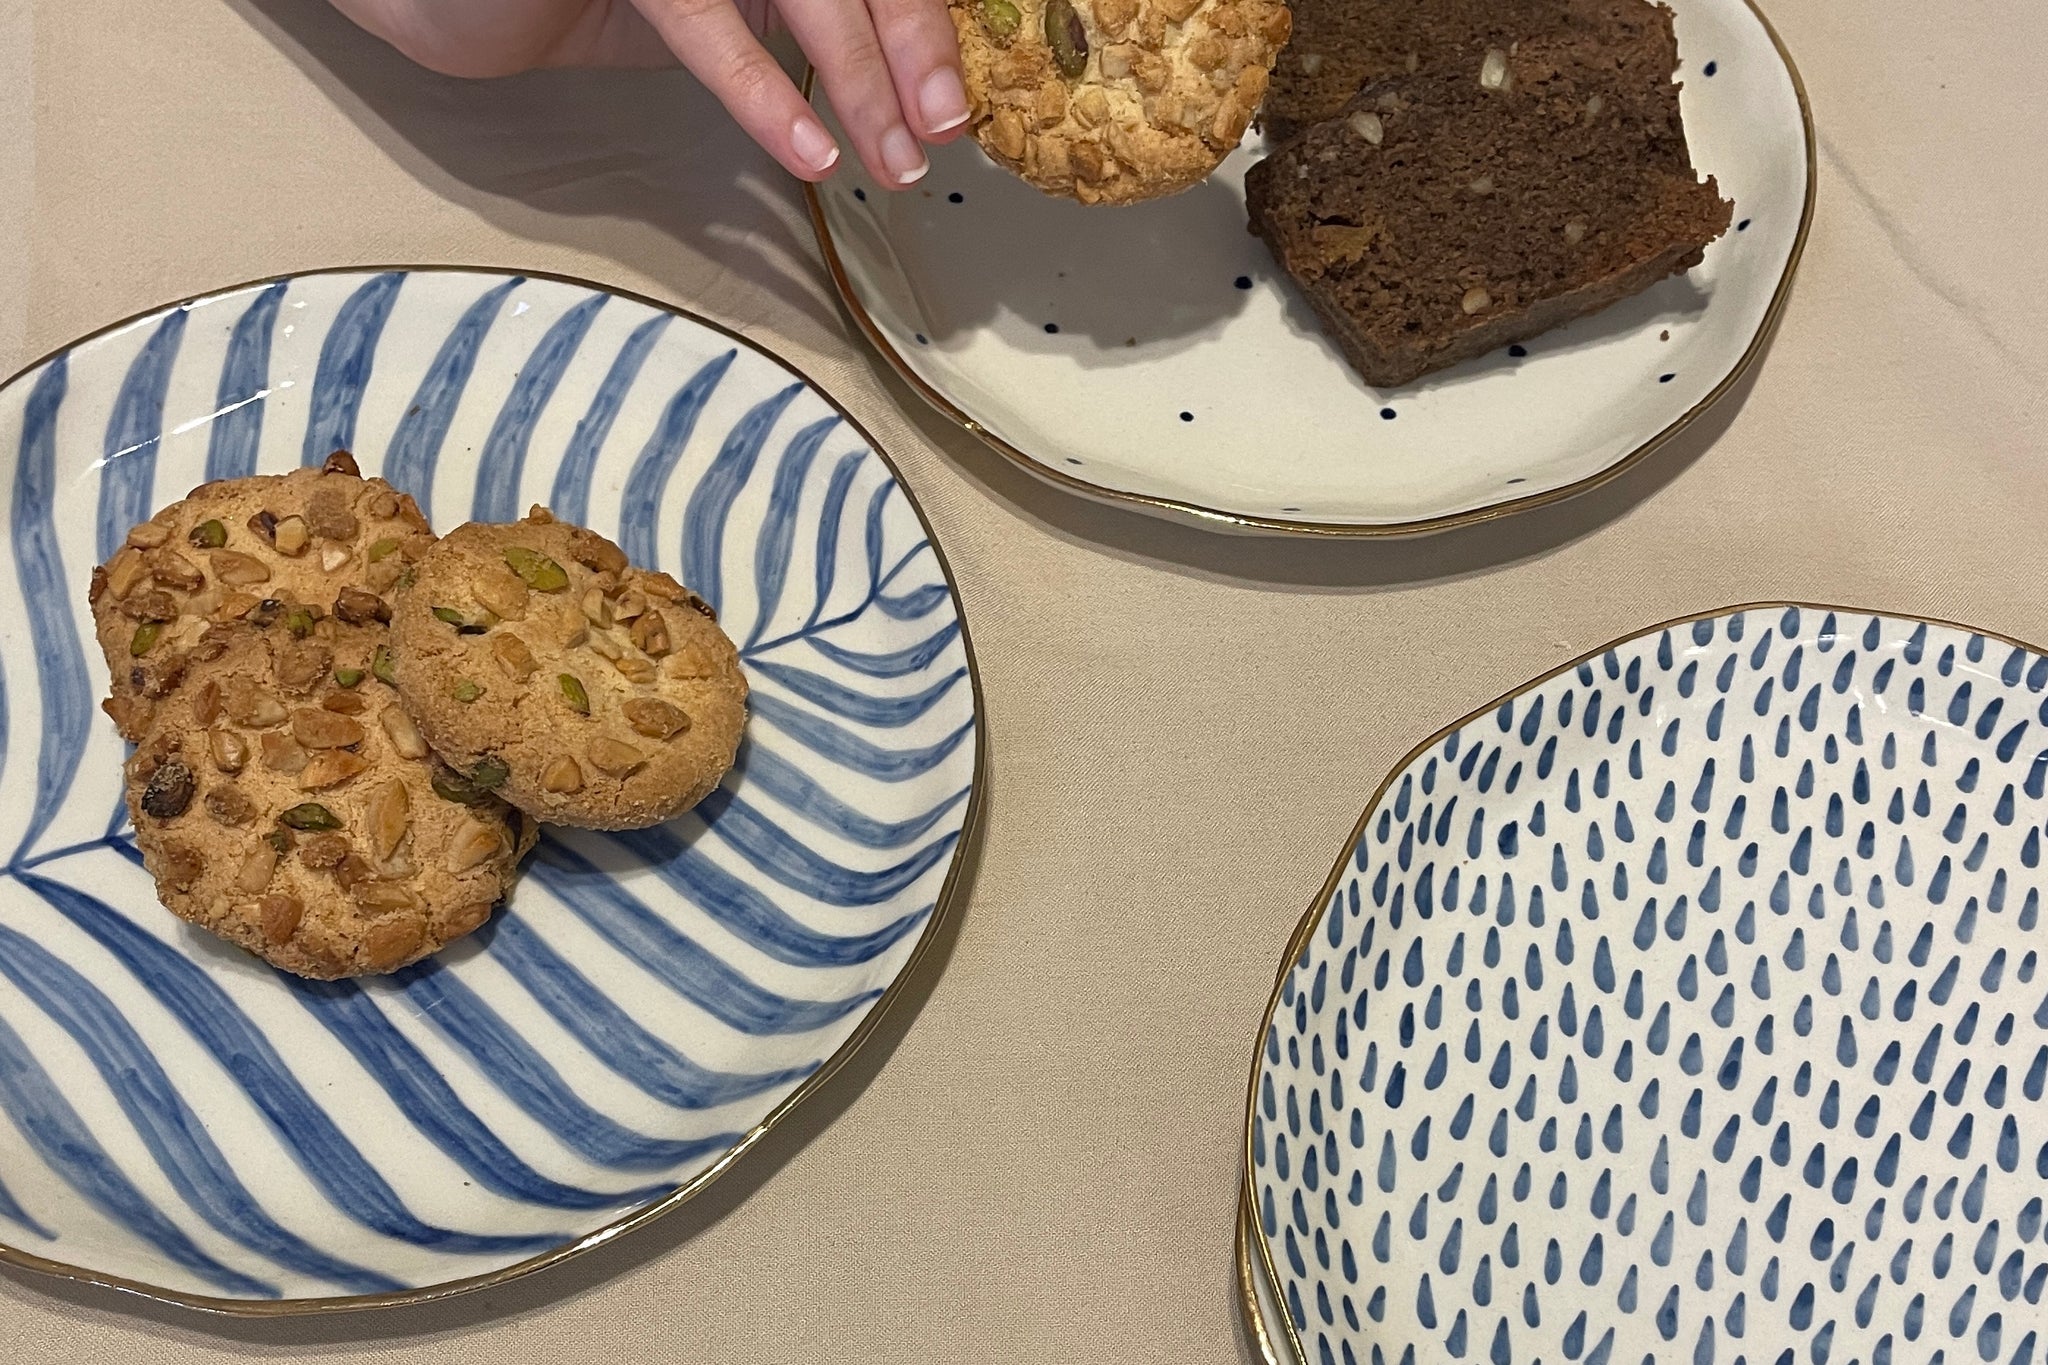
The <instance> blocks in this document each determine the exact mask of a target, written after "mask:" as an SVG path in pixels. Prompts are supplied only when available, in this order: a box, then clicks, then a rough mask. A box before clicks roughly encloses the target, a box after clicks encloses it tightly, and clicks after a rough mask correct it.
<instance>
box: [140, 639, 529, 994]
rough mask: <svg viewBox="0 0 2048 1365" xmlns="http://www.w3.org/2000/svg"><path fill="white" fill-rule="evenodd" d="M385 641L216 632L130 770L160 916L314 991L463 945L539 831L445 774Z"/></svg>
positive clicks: (158, 711) (162, 707)
mask: <svg viewBox="0 0 2048 1365" xmlns="http://www.w3.org/2000/svg"><path fill="white" fill-rule="evenodd" d="M385 638H386V631H385V630H384V628H383V627H382V626H380V625H369V626H352V625H348V624H346V623H344V622H341V621H338V620H336V619H335V618H334V617H332V616H329V617H325V618H323V619H321V620H319V621H311V620H305V619H301V620H299V621H296V622H294V623H289V624H288V623H286V622H285V621H283V620H279V621H277V622H275V623H273V624H272V625H271V626H269V627H267V628H264V627H258V626H254V625H250V624H247V623H238V624H234V625H227V626H213V627H210V628H208V630H207V631H206V633H205V634H204V635H202V636H201V638H200V639H199V640H197V641H195V642H194V645H193V647H192V649H191V650H190V651H189V653H188V656H187V659H186V664H185V669H184V673H183V676H182V678H181V679H180V681H179V682H178V683H177V684H176V685H175V686H173V687H171V688H170V689H169V690H168V691H167V692H165V693H164V694H163V695H162V696H161V697H159V698H157V699H156V701H155V704H154V707H153V719H154V723H153V724H152V725H151V727H150V728H149V729H148V731H147V732H145V733H144V735H143V736H142V739H141V743H140V745H139V746H138V747H137V749H136V751H135V754H134V756H133V757H132V758H131V759H129V761H128V769H127V776H128V813H129V815H130V817H131V818H132V819H133V820H134V822H135V836H136V844H137V846H138V847H139V848H140V849H141V850H142V857H143V864H144V866H145V867H147V868H148V869H149V871H150V874H151V875H152V876H154V877H155V878H156V884H157V895H158V896H159V897H160V898H161V899H162V900H163V903H164V904H165V905H166V906H167V907H169V909H170V910H171V912H172V913H173V914H175V915H177V916H178V917H179V918H181V919H185V920H189V921H191V922H192V923H193V924H196V925H199V926H200V927H202V928H205V929H210V930H212V931H213V932H214V933H216V934H219V935H220V936H221V937H223V938H225V939H228V940H229V941H231V942H233V943H237V944H239V945H241V946H242V947H244V948H246V949H248V950H249V951H250V952H252V953H255V954H256V955H257V956H258V957H261V958H263V959H265V960H266V961H268V962H271V963H273V964H275V965H276V966H279V967H282V968H283V969H284V970H286V971H288V972H296V973H297V974H299V975H300V976H310V977H318V978H322V979H330V978H334V977H344V976H357V975H362V974H364V973H370V972H389V971H394V970H396V969H397V968H399V967H402V966H404V965H405V964H406V963H408V962H413V961H417V960H418V959H420V958H422V957H425V956H427V955H428V954H429V953H432V952H435V951H437V950H439V949H440V948H441V947H443V946H444V945H446V944H447V943H449V942H451V941H452V940H454V939H457V938H460V937H461V936H462V935H464V934H467V933H468V932H470V931H471V930H472V929H475V928H476V927H477V926H478V925H480V924H482V923H483V922H484V921H485V920H486V919H488V918H489V917H490V913H491V907H492V906H494V905H496V904H497V903H498V901H499V900H501V899H502V898H503V897H504V894H505V892H506V891H507V889H509V887H510V885H511V882H512V878H513V875H514V869H515V868H516V866H517V864H518V861H519V859H520V858H521V857H522V856H524V854H525V853H526V851H527V850H528V849H529V848H531V847H532V845H533V840H534V836H535V834H536V833H537V829H536V828H535V826H534V825H533V822H532V821H530V820H527V819H526V818H525V817H524V816H522V815H521V814H520V813H519V812H518V811H515V810H513V809H512V808H511V807H510V806H508V805H506V804H505V803H504V802H503V801H500V800H498V799H497V798H496V797H494V796H493V795H491V794H490V793H489V792H488V791H484V790H480V789H479V788H478V786H477V784H476V783H475V782H473V781H471V780H469V779H466V778H463V777H462V776H460V775H459V774H456V773H454V772H452V771H451V770H449V769H447V768H445V767H444V766H442V765H441V764H440V763H439V762H438V761H437V760H435V759H434V758H433V757H432V756H431V754H430V752H429V750H428V748H427V745H426V741H425V740H423V739H422V738H421V737H420V734H419V731H418V730H417V729H416V728H415V727H414V726H413V723H412V721H411V720H410V718H408V717H407V715H406V713H405V711H404V709H403V708H402V707H401V706H400V705H399V703H398V694H397V691H396V690H395V689H394V688H393V687H392V686H391V685H390V684H389V683H388V682H385V681H383V680H382V678H384V677H388V676H389V675H390V666H389V658H390V655H389V650H388V647H387V646H386V645H385ZM380 675H381V676H380Z"/></svg>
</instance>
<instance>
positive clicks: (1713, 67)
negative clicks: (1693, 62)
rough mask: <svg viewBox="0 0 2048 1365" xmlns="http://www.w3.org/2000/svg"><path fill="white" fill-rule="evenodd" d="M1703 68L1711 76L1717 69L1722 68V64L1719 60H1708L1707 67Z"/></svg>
mask: <svg viewBox="0 0 2048 1365" xmlns="http://www.w3.org/2000/svg"><path fill="white" fill-rule="evenodd" d="M1702 69H1703V70H1704V71H1705V72H1706V73H1707V74H1708V75H1709V76H1711V75H1713V74H1714V73H1715V72H1716V71H1719V70H1720V69H1721V64H1720V63H1719V62H1708V63H1707V64H1706V66H1705V67H1703V68H1702Z"/></svg>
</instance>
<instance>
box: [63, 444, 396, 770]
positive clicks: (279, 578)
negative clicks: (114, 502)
mask: <svg viewBox="0 0 2048 1365" xmlns="http://www.w3.org/2000/svg"><path fill="white" fill-rule="evenodd" d="M433 539H434V534H433V531H432V530H430V529H429V528H428V526H427V521H426V518H425V517H423V516H421V515H420V509H419V507H418V506H417V505H416V504H415V503H414V502H413V500H412V498H411V497H410V496H409V495H407V494H404V493H400V492H399V491H398V490H396V489H394V488H393V487H391V485H389V484H387V483H385V482H384V481H383V480H382V479H365V478H363V477H361V473H360V471H359V470H358V469H357V467H356V462H355V460H354V458H353V457H351V456H350V455H349V454H348V452H347V451H336V452H335V453H334V454H333V455H331V456H329V457H328V459H327V463H326V464H325V465H323V466H321V467H320V468H318V469H311V468H308V469H295V470H293V471H292V472H291V473H289V474H257V475H252V476H250V477H248V478H244V479H224V480H221V481H219V482H216V483H209V484H202V485H200V486H199V487H198V488H195V489H193V490H192V492H191V493H190V494H189V495H187V496H186V497H185V498H184V499H183V500H182V501H179V502H175V503H172V504H171V505H170V506H169V507H166V508H164V509H163V510H162V511H160V512H158V513H157V514H156V515H155V516H153V517H151V518H150V519H149V520H148V521H145V522H143V523H142V524H141V525H139V526H137V527H135V528H134V529H133V530H131V531H130V532H129V533H128V537H127V540H126V542H125V543H124V544H123V545H122V547H121V548H120V550H118V551H117V552H115V554H114V557H113V558H112V559H110V560H108V561H107V562H106V563H105V564H102V565H100V566H99V567H98V568H95V569H94V570H93V574H92V589H91V598H90V600H91V602H92V611H93V621H94V623H95V626H96V628H97V630H98V634H99V641H100V649H101V650H102V651H103V652H104V653H105V655H106V658H107V667H108V670H109V672H110V673H111V674H112V675H113V686H112V695H111V696H110V697H109V698H108V699H107V700H106V702H104V703H103V705H104V706H105V709H106V711H107V714H108V715H109V716H111V717H113V720H114V724H115V725H116V726H118V727H119V728H120V731H121V734H122V735H123V736H124V737H125V738H127V739H129V740H140V739H141V737H142V735H143V733H144V732H145V731H146V730H147V729H148V728H149V727H150V723H151V718H152V713H153V712H154V710H155V707H156V703H157V702H158V701H159V700H161V699H162V698H163V697H164V696H165V695H166V694H167V693H168V692H169V691H170V690H171V689H172V688H174V687H175V686H176V685H177V682H178V679H179V678H180V676H181V675H182V673H183V671H184V669H185V667H186V664H187V660H188V656H189V653H190V651H191V648H192V646H193V645H194V644H195V643H196V642H197V641H198V640H199V639H200V637H201V636H202V635H203V634H204V633H205V631H206V629H207V627H208V626H211V625H220V624H228V623H232V622H236V621H244V620H248V619H250V618H251V617H252V616H259V617H260V616H262V615H265V614H269V615H272V616H281V615H282V614H283V613H285V612H287V611H290V610H292V609H293V608H297V607H305V608H308V609H313V610H316V611H318V612H319V613H320V614H322V615H333V616H335V617H338V618H339V619H340V620H342V621H343V622H345V623H350V624H364V623H367V622H376V621H387V620H389V619H390V616H391V604H390V594H391V592H392V590H393V589H394V588H395V587H396V586H397V584H398V582H399V580H400V579H401V578H402V577H403V576H404V575H405V573H406V571H407V569H408V568H409V567H410V565H411V563H412V561H413V560H415V559H417V558H418V557H419V555H420V554H421V553H422V552H423V551H424V550H425V548H426V547H427V546H428V545H430V544H432V543H433Z"/></svg>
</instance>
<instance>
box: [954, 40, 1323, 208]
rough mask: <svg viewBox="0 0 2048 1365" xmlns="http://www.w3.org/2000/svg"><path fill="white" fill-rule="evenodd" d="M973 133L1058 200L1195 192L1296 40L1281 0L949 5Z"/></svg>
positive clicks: (1115, 200)
mask: <svg viewBox="0 0 2048 1365" xmlns="http://www.w3.org/2000/svg"><path fill="white" fill-rule="evenodd" d="M949 4H950V8H951V10H952V14H953V26H954V28H955V29H956V30H957V31H958V32H959V35H960V52H961V58H962V62H963V64H964V66H965V70H966V75H967V97H968V103H969V105H970V106H971V107H972V110H973V122H972V124H971V126H972V128H973V130H974V135H975V137H976V139H977V140H979V141H980V143H981V146H982V148H983V150H985V151H986V152H987V153H988V154H989V156H990V157H992V158H993V159H994V160H995V161H997V162H998V163H999V164H1001V165H1003V166H1005V167H1007V168H1008V169H1010V170H1012V171H1014V172H1016V173H1017V174H1018V175H1020V176H1022V177H1023V178H1024V179H1025V180H1026V181H1028V182H1029V183H1031V184H1033V185H1036V186H1037V187H1038V188H1040V189H1042V190H1045V191H1046V192H1048V193H1051V194H1061V195H1070V196H1072V197H1073V198H1075V199H1078V200H1080V201H1081V202H1082V203H1084V204H1127V203H1134V202H1136V201H1138V200H1143V199H1156V198H1158V197H1160V196H1162V195H1168V194H1173V193H1176V192H1178V191H1180V190H1184V189H1187V188H1188V187H1189V186H1191V185H1194V184H1196V183H1198V182H1199V181H1201V180H1202V179H1203V178H1204V177H1206V176H1207V175H1208V174H1209V173H1210V172H1211V171H1213V170H1215V169H1216V165H1217V163H1218V162H1220V161H1222V159H1223V158H1224V156H1225V155H1227V154H1228V153H1229V152H1230V150H1231V149H1232V148H1234V147H1236V146H1237V144H1238V142H1239V140H1240V139H1242V138H1243V136H1244V130H1245V127H1246V125H1248V124H1249V123H1250V122H1251V118H1252V114H1253V113H1254V111H1256V110H1257V109H1258V107H1259V101H1260V99H1261V98H1263V96H1264V95H1265V93H1266V82H1267V80H1268V78H1269V76H1270V74H1271V71H1272V67H1273V59H1274V57H1275V56H1276V55H1277V54H1278V53H1279V51H1280V48H1281V46H1282V45H1283V44H1285V43H1286V41H1287V34H1288V25H1289V20H1288V10H1287V6H1286V5H1285V4H1284V3H1282V0H949Z"/></svg>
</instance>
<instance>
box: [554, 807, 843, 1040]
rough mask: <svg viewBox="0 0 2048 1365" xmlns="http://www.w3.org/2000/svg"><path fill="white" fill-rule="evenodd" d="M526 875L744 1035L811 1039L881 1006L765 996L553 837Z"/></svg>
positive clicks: (667, 982) (682, 993)
mask: <svg viewBox="0 0 2048 1365" xmlns="http://www.w3.org/2000/svg"><path fill="white" fill-rule="evenodd" d="M526 875H527V876H529V877H531V878H533V879H534V881H536V882H538V883H539V884H540V885H541V886H543V887H545V888H546V889H547V890H548V891H549V892H550V893H552V894H553V895H554V896H555V898H556V899H557V900H559V901H561V902H562V904H564V905H566V906H567V907H569V909H570V910H571V911H572V912H574V913H575V915H576V917H577V918H579V919H581V920H582V921H583V922H584V923H585V924H587V925H589V926H590V928H591V930H592V931H593V932H595V933H596V934H597V935H598V937H600V938H602V939H603V940H604V941H605V942H607V943H609V944H611V945H612V947H614V948H616V949H618V950H619V952H620V953H622V954H624V955H625V956H626V957H628V958H630V959H631V960H632V961H634V962H636V963H638V964H639V966H640V967H641V969H642V970H644V971H646V972H647V973H648V974H649V975H650V976H653V977H654V978H656V979H657V980H659V981H660V982H661V983H662V984H663V985H665V986H667V987H668V988H669V989H670V990H672V991H674V992H675V993H676V994H677V995H680V996H682V997H683V999H685V1000H687V1001H689V1002H690V1003H691V1004H693V1005H695V1006H697V1007H698V1008H699V1009H701V1010H703V1011H705V1012H706V1013H707V1014H709V1015H711V1016H712V1017H713V1018H715V1019H717V1020H718V1021H719V1022H720V1023H723V1024H725V1025H727V1026H728V1027H731V1028H735V1029H738V1030H739V1031H740V1032H742V1033H747V1034H754V1035H761V1034H771V1033H809V1032H810V1031H811V1030H813V1029H820V1028H823V1027H825V1026H826V1025H827V1024H830V1023H832V1022H833V1021H834V1020H836V1019H839V1018H841V1017H843V1016H845V1015H847V1014H851V1013H852V1012H853V1011H855V1010H857V1009H860V1008H861V1007H862V1006H864V1005H866V1004H867V1003H868V1002H870V1001H872V1000H875V999H877V998H878V997H879V996H880V995H881V994H882V993H881V992H880V991H878V990H872V991H863V992H861V993H860V994H858V995H852V996H848V997H847V998H846V999H844V1000H816V1001H813V1000H791V999H789V998H787V997H785V996H781V995H777V994H775V992H773V991H770V990H765V989H763V988H762V987H760V986H757V985H755V984H754V983H753V982H752V981H749V980H748V979H747V978H746V977H745V976H743V975H741V974H740V973H739V972H738V971H736V970H734V969H733V968H732V967H729V966H727V965H726V963H725V962H724V961H723V960H722V959H720V958H718V957H716V956H714V955H713V954H712V953H710V952H708V951H706V950H705V948H704V947H703V946H702V945H701V944H699V943H698V942H696V940H694V939H691V938H688V937H686V936H685V935H683V934H682V933H680V932H678V931H677V930H676V929H675V928H674V926H672V925H670V924H669V923H668V921H666V920H664V919H662V918H661V917H660V916H659V915H657V914H655V913H654V911H652V910H650V909H648V907H647V904H646V902H644V901H642V900H641V899H640V898H639V897H637V896H635V895H633V894H632V893H631V892H630V891H627V890H626V889H625V888H624V887H623V886H621V885H619V883H618V881H617V880H616V879H615V878H613V877H612V876H611V875H610V874H608V873H606V872H604V871H603V870H602V869H601V868H599V867H598V865H597V864H596V863H594V862H592V861H591V860H590V859H588V858H586V857H584V856H583V855H582V854H581V853H578V852H577V851H576V850H574V849H572V848H570V847H569V846H568V845H567V844H564V843H562V842H561V841H560V840H559V839H557V838H555V837H553V836H548V837H545V838H543V839H542V840H541V842H540V848H539V850H538V851H537V852H536V853H535V854H534V856H533V858H532V860H531V861H530V862H529V863H528V864H527V870H526Z"/></svg>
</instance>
